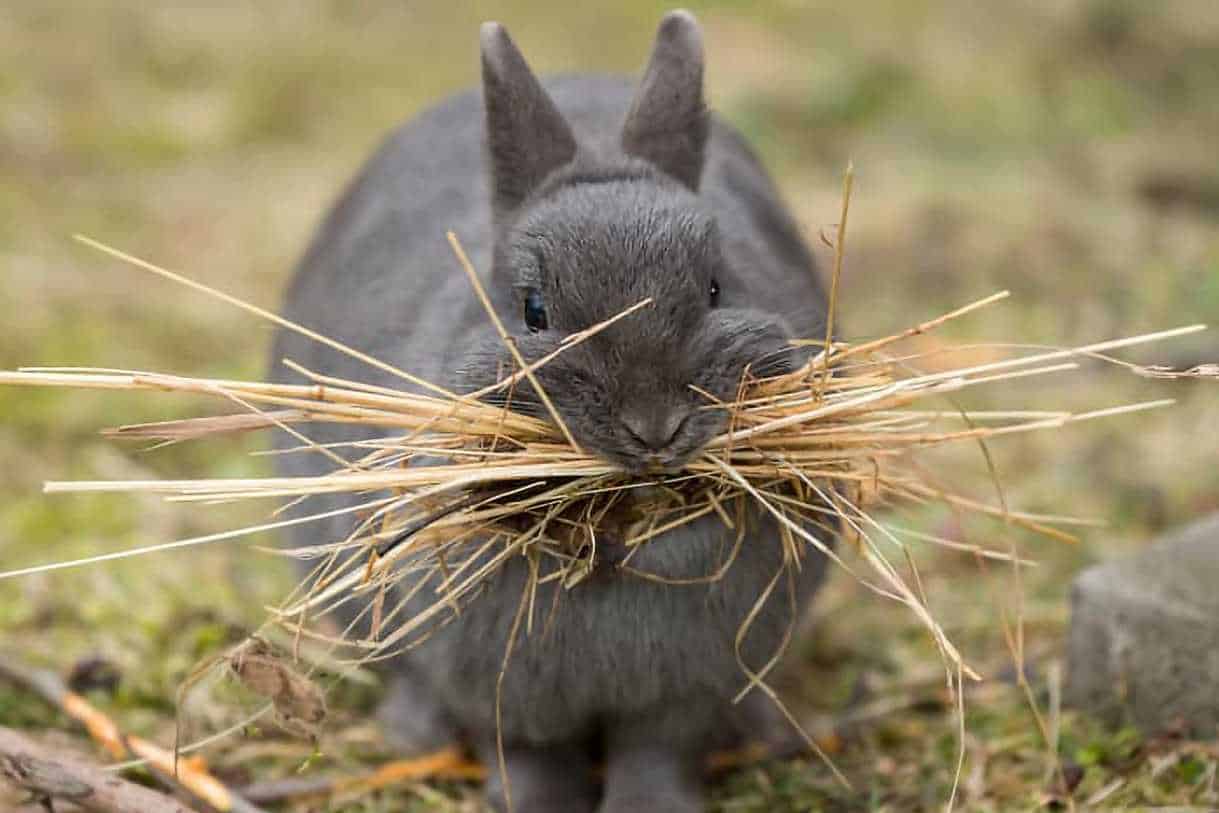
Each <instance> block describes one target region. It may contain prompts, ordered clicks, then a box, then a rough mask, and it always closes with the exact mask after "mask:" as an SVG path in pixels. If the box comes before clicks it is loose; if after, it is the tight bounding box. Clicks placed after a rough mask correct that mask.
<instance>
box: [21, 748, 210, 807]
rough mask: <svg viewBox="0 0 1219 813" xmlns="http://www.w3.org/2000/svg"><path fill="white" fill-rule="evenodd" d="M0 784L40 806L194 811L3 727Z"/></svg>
mask: <svg viewBox="0 0 1219 813" xmlns="http://www.w3.org/2000/svg"><path fill="white" fill-rule="evenodd" d="M0 781H6V782H8V783H9V784H11V785H13V786H14V787H16V788H18V789H19V790H22V791H25V792H27V793H28V794H29V796H30V800H31V801H32V802H37V803H40V804H43V805H44V806H46V805H48V804H53V803H54V802H56V801H64V802H71V803H72V804H74V805H76V806H78V807H81V808H84V809H85V810H90V811H95V813H194V808H190V807H187V806H186V805H184V804H182V803H181V802H179V801H177V800H176V799H173V798H172V797H169V796H166V795H165V794H163V793H161V792H159V791H155V790H152V789H151V788H146V787H144V786H143V785H137V784H135V783H134V782H128V781H127V780H126V779H122V778H120V777H117V776H115V775H114V774H113V773H111V772H110V771H107V770H106V769H104V768H102V767H101V766H99V765H90V764H88V763H86V762H82V761H80V760H76V759H72V758H70V757H65V756H63V755H62V754H61V753H60V752H59V751H58V750H57V749H53V748H49V747H47V746H45V745H41V744H39V743H36V742H34V741H32V740H30V739H27V738H26V737H25V736H23V735H22V734H20V733H19V732H17V731H14V730H12V729H11V728H4V727H0ZM48 809H52V808H49V807H48Z"/></svg>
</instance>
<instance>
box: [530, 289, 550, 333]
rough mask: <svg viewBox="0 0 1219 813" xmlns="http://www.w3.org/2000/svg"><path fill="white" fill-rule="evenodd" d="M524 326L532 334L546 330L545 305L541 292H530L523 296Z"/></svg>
mask: <svg viewBox="0 0 1219 813" xmlns="http://www.w3.org/2000/svg"><path fill="white" fill-rule="evenodd" d="M525 326H526V327H528V328H529V329H530V330H532V331H533V332H534V333H537V332H538V331H539V330H545V329H546V303H545V302H543V301H542V292H541V291H537V290H530V291H529V293H527V294H526V295H525Z"/></svg>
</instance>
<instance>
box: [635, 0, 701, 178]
mask: <svg viewBox="0 0 1219 813" xmlns="http://www.w3.org/2000/svg"><path fill="white" fill-rule="evenodd" d="M708 123H709V119H708V113H707V107H706V105H705V104H704V103H703V37H702V32H701V31H700V30H699V27H698V21H696V20H695V19H694V15H692V14H691V13H690V12H688V11H671V12H669V13H668V14H666V15H665V17H664V19H663V20H661V22H660V28H659V29H658V30H657V32H656V43H655V45H653V46H652V56H651V59H649V60H648V67H647V70H646V71H645V72H644V75H643V80H642V81H641V82H640V83H639V90H638V91H637V92H636V93H635V101H634V102H633V103H632V105H631V111H630V112H629V113H628V114H627V116H626V123H625V124H624V125H623V127H622V148H623V150H624V151H626V153H627V154H628V155H633V156H635V157H637V158H642V159H644V160H646V161H649V162H651V163H652V164H653V165H655V166H656V167H657V168H658V169H660V170H661V171H662V172H664V173H666V174H667V175H670V176H672V177H673V178H676V179H677V180H679V181H681V182H682V183H683V184H685V185H686V186H687V187H689V188H690V189H691V190H695V191H697V190H698V182H699V177H700V176H701V175H702V173H703V148H704V146H705V145H706V143H707V127H708Z"/></svg>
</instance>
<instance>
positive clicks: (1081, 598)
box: [1065, 514, 1219, 737]
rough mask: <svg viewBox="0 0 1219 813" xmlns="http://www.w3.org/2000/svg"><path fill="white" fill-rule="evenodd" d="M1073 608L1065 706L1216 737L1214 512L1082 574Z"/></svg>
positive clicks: (1217, 562)
mask: <svg viewBox="0 0 1219 813" xmlns="http://www.w3.org/2000/svg"><path fill="white" fill-rule="evenodd" d="M1071 604H1072V609H1071V632H1070V640H1069V642H1068V653H1067V661H1068V675H1067V685H1066V694H1065V699H1066V701H1067V702H1068V703H1069V704H1071V705H1073V706H1075V707H1077V708H1082V709H1086V710H1088V711H1091V712H1093V713H1094V714H1097V715H1099V716H1101V717H1102V718H1103V719H1105V720H1107V721H1109V722H1111V723H1114V724H1117V723H1124V722H1133V723H1135V724H1136V725H1138V726H1139V727H1140V728H1142V729H1144V730H1145V731H1149V732H1156V731H1163V730H1165V729H1169V728H1177V727H1178V726H1182V725H1184V726H1185V727H1186V728H1187V729H1188V730H1189V731H1190V732H1191V733H1193V734H1194V735H1197V736H1203V737H1219V514H1215V515H1212V516H1210V517H1208V518H1207V519H1204V520H1202V521H1201V522H1198V523H1196V524H1194V525H1191V526H1189V527H1187V528H1185V529H1184V530H1183V531H1180V532H1178V533H1176V534H1173V535H1172V536H1170V537H1169V538H1167V539H1165V540H1163V541H1161V542H1158V543H1156V544H1154V545H1152V546H1151V547H1149V548H1148V549H1147V550H1145V551H1142V552H1141V553H1138V554H1136V555H1134V556H1130V557H1127V558H1123V559H1120V560H1117V561H1114V562H1109V563H1106V564H1102V565H1098V566H1096V567H1093V568H1090V569H1089V570H1086V571H1084V572H1083V573H1082V574H1080V576H1079V577H1078V578H1077V579H1076V580H1075V585H1074V589H1073V590H1072V596H1071Z"/></svg>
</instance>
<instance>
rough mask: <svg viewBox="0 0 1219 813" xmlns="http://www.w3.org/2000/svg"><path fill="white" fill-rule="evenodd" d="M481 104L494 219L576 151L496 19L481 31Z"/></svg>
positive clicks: (551, 104)
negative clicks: (484, 119) (484, 124)
mask: <svg viewBox="0 0 1219 813" xmlns="http://www.w3.org/2000/svg"><path fill="white" fill-rule="evenodd" d="M480 39H481V45H482V67H483V106H484V108H485V111H486V127H487V148H488V153H489V158H490V163H491V190H492V191H491V195H492V201H491V202H492V207H493V209H494V213H495V219H496V220H497V221H500V220H502V218H503V217H505V216H506V215H509V214H511V213H512V212H513V211H514V210H515V209H516V208H517V207H518V206H520V205H521V203H522V202H523V201H524V200H525V198H527V197H528V196H529V194H530V193H531V192H532V191H533V190H534V189H536V188H537V186H538V184H540V183H541V182H542V180H543V179H544V178H545V177H546V176H547V175H549V174H550V173H551V172H553V171H554V170H556V169H558V168H559V167H561V166H563V165H564V164H566V163H568V162H570V161H571V160H572V159H573V158H574V157H575V155H576V139H575V136H574V135H572V132H571V127H569V126H568V124H567V121H566V120H565V119H564V118H563V115H562V114H561V113H560V112H559V110H558V108H557V107H555V104H554V101H553V100H552V99H551V98H550V95H549V94H547V93H546V91H545V89H544V88H543V87H542V85H541V83H540V82H538V80H537V77H536V76H534V75H533V71H531V70H529V65H528V64H527V63H526V62H525V57H523V56H522V55H521V52H520V51H519V50H518V49H517V47H516V43H514V42H513V41H512V38H511V37H509V36H508V32H507V30H505V29H504V27H503V26H502V25H500V24H499V23H483V25H482V30H481V32H480Z"/></svg>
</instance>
